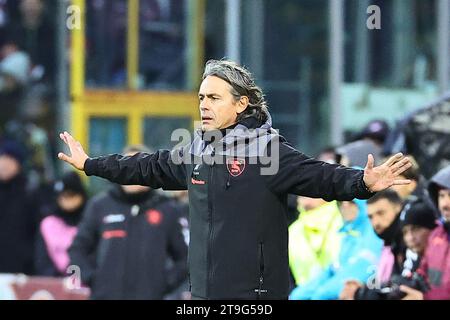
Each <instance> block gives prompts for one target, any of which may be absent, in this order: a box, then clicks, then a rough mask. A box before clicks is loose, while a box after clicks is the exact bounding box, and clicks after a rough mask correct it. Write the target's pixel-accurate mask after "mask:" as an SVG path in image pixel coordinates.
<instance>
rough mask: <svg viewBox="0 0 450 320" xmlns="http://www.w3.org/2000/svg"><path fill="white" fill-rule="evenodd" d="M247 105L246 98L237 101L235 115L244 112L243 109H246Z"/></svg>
mask: <svg viewBox="0 0 450 320" xmlns="http://www.w3.org/2000/svg"><path fill="white" fill-rule="evenodd" d="M248 104H249V100H248V97H247V96H242V97H241V98H240V99H239V101H238V102H237V108H236V113H237V114H240V113H242V112H244V111H245V109H247V106H248Z"/></svg>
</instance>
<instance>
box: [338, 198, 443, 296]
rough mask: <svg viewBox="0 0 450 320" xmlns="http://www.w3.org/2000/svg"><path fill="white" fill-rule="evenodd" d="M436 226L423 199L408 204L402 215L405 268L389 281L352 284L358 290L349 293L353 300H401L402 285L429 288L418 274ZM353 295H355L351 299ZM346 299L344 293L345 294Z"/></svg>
mask: <svg viewBox="0 0 450 320" xmlns="http://www.w3.org/2000/svg"><path fill="white" fill-rule="evenodd" d="M435 227H436V221H435V218H434V214H433V210H432V208H431V207H430V206H429V205H428V204H427V203H426V202H423V201H422V200H418V201H415V202H411V203H408V204H407V205H406V206H405V207H404V208H403V210H402V212H401V214H400V229H401V232H402V235H403V241H404V243H405V246H406V251H405V255H404V258H403V263H402V269H400V270H399V272H393V273H392V274H391V276H390V278H389V279H388V280H387V281H382V282H380V281H379V279H375V280H376V281H375V283H370V285H369V284H368V285H363V284H362V283H361V282H356V281H349V283H352V284H351V285H350V284H349V283H348V285H349V287H351V286H352V285H355V287H357V288H358V289H357V290H356V292H354V294H353V293H352V292H351V293H350V297H348V298H350V299H352V298H354V299H357V300H399V299H401V298H402V297H404V296H405V294H404V293H402V292H401V291H400V289H399V286H400V285H401V284H402V283H411V285H414V286H419V287H421V286H426V282H425V281H423V279H421V278H420V281H419V277H418V276H417V274H416V270H417V268H418V266H419V264H420V260H421V258H422V257H423V254H424V252H425V248H426V245H427V241H428V237H429V235H430V233H431V232H432V230H433V229H434V228H435ZM351 294H353V295H354V296H353V297H352V295H351ZM343 296H345V292H343Z"/></svg>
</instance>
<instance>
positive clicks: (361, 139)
mask: <svg viewBox="0 0 450 320" xmlns="http://www.w3.org/2000/svg"><path fill="white" fill-rule="evenodd" d="M388 134H389V126H388V125H387V123H385V122H384V121H381V120H374V121H371V122H370V123H368V124H367V126H366V127H365V128H364V129H363V130H362V131H361V132H359V133H358V134H357V135H356V136H355V141H352V142H350V143H347V144H345V145H343V146H340V147H337V148H326V149H324V150H323V152H321V153H320V154H319V155H318V159H321V160H323V161H325V162H329V163H340V164H344V165H346V166H352V167H357V168H364V167H365V165H366V162H367V155H368V154H369V153H371V154H373V155H374V157H375V160H376V162H377V163H378V164H381V163H383V162H384V161H385V160H387V158H388V154H385V151H384V150H385V147H386V145H385V143H386V141H387V137H388ZM408 157H409V158H410V160H411V162H412V164H413V166H412V167H411V168H409V169H408V170H407V171H405V172H404V173H403V174H402V175H401V179H409V180H411V183H410V184H408V185H401V186H400V185H399V186H392V187H391V188H389V189H387V190H385V191H381V192H378V193H376V194H375V195H374V196H373V197H371V198H370V199H369V200H367V201H363V200H358V199H354V200H353V201H334V202H326V201H324V200H322V199H310V198H305V197H293V198H292V200H291V203H292V206H293V207H295V206H296V207H297V208H298V210H297V212H298V214H299V215H298V216H297V217H296V216H293V217H291V221H292V223H291V225H290V227H289V261H290V267H291V274H292V284H293V286H292V287H293V290H292V292H291V294H290V299H292V300H297V299H299V300H300V299H301V300H316V299H318V300H333V299H342V300H400V299H405V300H422V299H443V300H448V299H450V262H449V261H450V260H449V259H450V253H449V251H448V249H449V248H450V166H445V167H444V168H442V169H440V170H438V171H437V172H435V173H434V175H433V176H432V177H431V178H430V179H426V178H425V177H424V176H423V174H422V173H421V168H420V166H419V165H418V163H417V161H416V160H415V159H414V157H413V156H411V155H408ZM294 212H295V211H294Z"/></svg>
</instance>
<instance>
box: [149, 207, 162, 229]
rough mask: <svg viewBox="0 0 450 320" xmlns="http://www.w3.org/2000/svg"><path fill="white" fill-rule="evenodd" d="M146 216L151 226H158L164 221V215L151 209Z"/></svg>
mask: <svg viewBox="0 0 450 320" xmlns="http://www.w3.org/2000/svg"><path fill="white" fill-rule="evenodd" d="M145 214H146V216H147V221H148V223H150V224H151V225H154V226H155V225H158V224H160V223H161V221H162V214H161V212H159V211H158V210H153V209H151V210H148V211H147V212H146V213H145Z"/></svg>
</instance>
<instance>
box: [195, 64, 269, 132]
mask: <svg viewBox="0 0 450 320" xmlns="http://www.w3.org/2000/svg"><path fill="white" fill-rule="evenodd" d="M208 76H215V77H218V78H220V79H222V80H224V81H226V82H228V83H229V84H230V85H231V88H232V89H231V94H232V95H233V97H234V98H235V101H238V100H239V99H240V98H241V97H242V96H246V97H248V100H249V104H248V106H247V108H246V109H245V110H244V111H243V112H242V113H240V114H238V116H237V119H236V120H237V121H238V122H239V121H241V120H243V119H245V118H248V117H256V118H257V119H258V120H259V121H261V122H262V123H264V122H265V121H266V120H267V118H268V114H269V112H268V106H267V102H266V100H265V98H264V94H263V92H262V90H261V88H260V87H258V86H257V85H256V84H255V80H254V79H253V76H252V74H251V73H250V71H248V70H247V69H245V68H244V67H242V66H240V65H238V64H237V63H235V62H233V61H229V60H209V61H208V62H206V65H205V71H204V72H203V77H202V80H205V78H206V77H208Z"/></svg>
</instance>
